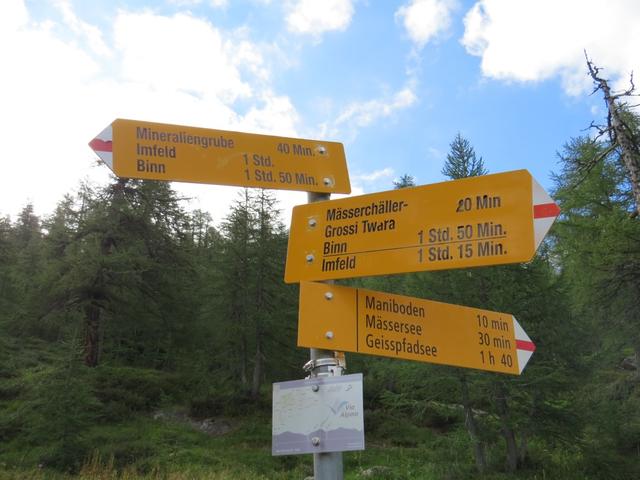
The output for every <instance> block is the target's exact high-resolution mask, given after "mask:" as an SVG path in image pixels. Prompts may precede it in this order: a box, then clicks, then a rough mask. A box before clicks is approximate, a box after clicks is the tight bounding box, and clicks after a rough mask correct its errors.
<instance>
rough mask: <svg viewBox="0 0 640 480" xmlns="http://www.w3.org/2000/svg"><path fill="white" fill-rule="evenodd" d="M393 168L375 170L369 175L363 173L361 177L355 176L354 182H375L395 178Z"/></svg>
mask: <svg viewBox="0 0 640 480" xmlns="http://www.w3.org/2000/svg"><path fill="white" fill-rule="evenodd" d="M393 174H394V171H393V168H390V167H387V168H383V169H382V170H375V171H373V172H369V173H361V174H359V175H354V176H353V178H354V180H357V181H361V182H374V181H376V180H380V179H381V178H393Z"/></svg>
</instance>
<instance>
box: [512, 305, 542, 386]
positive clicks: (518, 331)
mask: <svg viewBox="0 0 640 480" xmlns="http://www.w3.org/2000/svg"><path fill="white" fill-rule="evenodd" d="M513 326H514V330H515V332H514V333H515V337H516V351H517V352H518V369H519V370H520V371H519V372H518V373H522V371H523V370H524V367H526V366H527V363H528V362H529V359H530V358H531V356H532V355H533V352H535V351H536V345H535V344H534V343H533V342H532V341H531V339H530V338H529V335H527V333H526V332H525V331H524V329H523V328H522V326H521V325H520V324H519V323H518V320H516V317H513Z"/></svg>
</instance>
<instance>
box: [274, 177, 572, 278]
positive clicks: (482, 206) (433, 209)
mask: <svg viewBox="0 0 640 480" xmlns="http://www.w3.org/2000/svg"><path fill="white" fill-rule="evenodd" d="M559 213H560V209H559V208H558V206H557V205H556V204H555V203H554V202H553V200H552V199H551V197H550V196H549V195H548V194H547V193H546V192H545V191H544V189H543V188H542V187H541V186H540V184H538V182H537V181H536V180H535V179H534V178H533V177H532V176H531V174H530V173H529V172H528V171H526V170H516V171H513V172H505V173H497V174H493V175H482V176H478V177H469V178H464V179H460V180H455V181H450V182H443V183H436V184H431V185H423V186H419V187H412V188H401V189H398V190H389V191H386V192H380V193H373V194H369V195H361V196H357V197H348V198H343V199H339V200H330V201H324V202H315V203H310V204H307V205H299V206H297V207H295V208H294V209H293V213H292V220H291V233H290V235H289V248H288V251H287V266H286V270H285V281H286V282H289V283H293V282H300V281H308V280H330V279H338V278H352V277H361V276H374V275H387V274H393V273H407V272H416V271H423V270H447V269H453V268H468V267H481V266H490V265H504V264H508V263H521V262H528V261H530V260H531V259H532V258H533V255H534V254H535V252H536V250H537V248H538V246H539V245H540V243H541V242H542V239H543V238H544V236H545V235H546V234H547V232H548V231H549V228H551V225H552V224H553V221H554V220H555V218H556V217H557V216H558V214H559Z"/></svg>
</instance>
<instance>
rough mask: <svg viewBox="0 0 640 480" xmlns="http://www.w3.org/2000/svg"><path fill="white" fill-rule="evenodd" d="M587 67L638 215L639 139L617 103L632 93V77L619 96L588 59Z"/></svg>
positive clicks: (639, 211)
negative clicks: (601, 96)
mask: <svg viewBox="0 0 640 480" xmlns="http://www.w3.org/2000/svg"><path fill="white" fill-rule="evenodd" d="M587 66H588V67H589V73H590V75H591V78H592V79H593V81H594V82H595V83H596V84H597V85H598V86H597V87H596V90H598V89H600V90H602V93H603V94H604V101H605V102H606V104H607V109H608V111H609V125H608V128H607V130H606V131H608V133H609V138H610V139H611V143H612V144H614V145H617V146H618V147H620V150H621V157H622V162H623V163H624V166H625V168H626V169H627V172H628V173H629V182H630V183H631V190H632V192H633V198H634V200H635V203H636V214H637V215H640V145H638V143H639V140H640V139H638V138H637V137H638V135H637V134H636V133H635V132H634V126H632V125H628V124H627V122H625V120H624V118H623V117H624V113H623V112H624V111H625V105H624V104H620V103H619V102H618V99H619V98H621V97H624V96H628V95H631V94H632V93H633V91H634V85H633V77H632V82H631V89H629V90H628V91H626V92H623V93H620V94H613V93H611V88H610V87H609V83H608V82H607V80H606V79H604V78H601V77H599V76H598V71H599V69H598V67H596V66H595V65H593V63H591V61H590V60H589V59H588V58H587Z"/></svg>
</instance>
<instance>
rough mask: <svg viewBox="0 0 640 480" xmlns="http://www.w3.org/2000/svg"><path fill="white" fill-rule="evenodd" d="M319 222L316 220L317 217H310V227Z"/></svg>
mask: <svg viewBox="0 0 640 480" xmlns="http://www.w3.org/2000/svg"><path fill="white" fill-rule="evenodd" d="M317 224H318V222H317V221H316V219H315V218H310V219H309V226H310V227H315V226H316V225H317Z"/></svg>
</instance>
